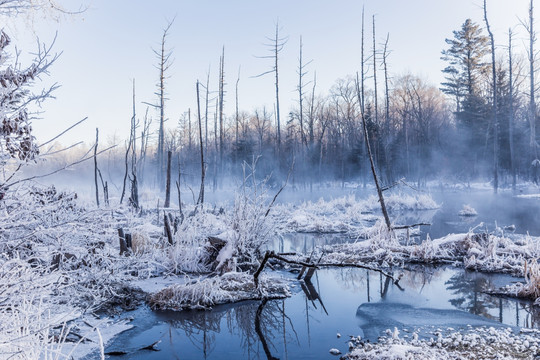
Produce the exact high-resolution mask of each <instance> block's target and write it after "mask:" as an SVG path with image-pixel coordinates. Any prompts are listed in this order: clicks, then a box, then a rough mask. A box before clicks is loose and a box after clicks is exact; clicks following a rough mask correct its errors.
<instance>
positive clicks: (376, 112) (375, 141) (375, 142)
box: [373, 15, 380, 166]
mask: <svg viewBox="0 0 540 360" xmlns="http://www.w3.org/2000/svg"><path fill="white" fill-rule="evenodd" d="M377 96H378V95H377V48H376V45H375V15H373V110H374V113H373V114H374V124H375V127H376V128H378V127H379V107H378V99H377ZM378 142H379V140H378V137H374V139H373V145H374V146H375V159H376V162H377V164H379V166H380V159H379V151H378V149H379V146H378Z"/></svg>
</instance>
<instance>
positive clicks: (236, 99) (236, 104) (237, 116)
mask: <svg viewBox="0 0 540 360" xmlns="http://www.w3.org/2000/svg"><path fill="white" fill-rule="evenodd" d="M239 82H240V67H238V77H237V78H236V85H235V91H234V95H235V107H234V124H235V127H236V130H235V137H234V141H235V142H236V143H237V144H238V123H239V122H240V118H239V113H238V83H239Z"/></svg>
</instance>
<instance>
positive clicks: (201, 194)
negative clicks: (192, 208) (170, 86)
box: [197, 80, 206, 206]
mask: <svg viewBox="0 0 540 360" xmlns="http://www.w3.org/2000/svg"><path fill="white" fill-rule="evenodd" d="M197 119H198V121H199V145H200V152H201V189H200V190H199V198H198V199H197V205H199V204H201V206H202V205H203V204H204V176H205V172H206V165H205V163H204V149H203V137H202V121H201V102H200V96H199V80H197Z"/></svg>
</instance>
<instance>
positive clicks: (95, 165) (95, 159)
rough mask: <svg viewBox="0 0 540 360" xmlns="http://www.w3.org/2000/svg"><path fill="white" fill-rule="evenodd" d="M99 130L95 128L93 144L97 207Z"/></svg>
mask: <svg viewBox="0 0 540 360" xmlns="http://www.w3.org/2000/svg"><path fill="white" fill-rule="evenodd" d="M98 138H99V130H98V128H96V143H95V144H94V185H95V187H96V205H97V206H98V207H99V186H98V181H97V180H98V164H97V148H98Z"/></svg>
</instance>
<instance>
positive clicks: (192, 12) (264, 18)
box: [0, 0, 540, 145]
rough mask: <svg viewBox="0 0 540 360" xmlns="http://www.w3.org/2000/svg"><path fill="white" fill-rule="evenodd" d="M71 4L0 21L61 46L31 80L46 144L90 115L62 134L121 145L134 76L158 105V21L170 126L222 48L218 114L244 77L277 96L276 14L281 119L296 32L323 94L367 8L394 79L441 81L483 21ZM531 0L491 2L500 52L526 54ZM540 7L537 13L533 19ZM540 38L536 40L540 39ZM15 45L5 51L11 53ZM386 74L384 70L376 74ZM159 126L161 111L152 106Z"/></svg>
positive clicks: (275, 7)
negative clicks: (451, 58)
mask: <svg viewBox="0 0 540 360" xmlns="http://www.w3.org/2000/svg"><path fill="white" fill-rule="evenodd" d="M61 3H63V4H64V5H65V7H66V8H68V9H70V8H71V6H73V8H74V9H75V8H78V7H79V5H80V4H83V5H84V6H87V7H88V8H87V10H86V11H85V12H84V13H82V14H80V15H76V16H69V17H66V18H64V19H61V20H60V21H58V22H57V21H54V20H51V19H50V18H45V19H42V18H41V17H40V16H35V17H34V20H33V21H29V20H28V19H27V18H10V19H1V18H0V21H1V23H3V24H4V30H5V31H6V32H8V34H9V35H10V36H11V37H12V40H13V44H16V46H17V49H18V50H19V51H21V52H22V55H23V56H22V57H21V59H22V60H23V61H25V60H26V61H29V59H30V57H29V55H28V54H29V53H31V52H33V51H35V50H36V36H37V37H39V40H40V41H41V42H42V43H46V44H50V43H51V42H52V40H53V39H54V38H55V36H56V41H55V43H54V50H55V51H56V52H58V53H60V52H61V53H62V54H61V56H60V58H59V59H58V60H57V62H56V63H55V64H54V66H53V67H51V69H50V76H49V77H48V78H44V79H43V81H42V82H41V83H38V84H37V85H36V86H38V87H39V86H46V85H47V84H51V83H53V82H55V83H58V84H59V85H61V87H60V88H59V89H58V90H57V91H56V92H55V97H56V99H51V100H49V101H47V102H46V103H45V104H44V105H43V109H42V111H43V112H42V114H41V115H40V117H41V118H40V119H36V120H34V122H33V128H34V134H35V136H36V138H37V139H38V141H39V142H44V141H46V140H48V139H50V138H52V137H54V136H55V135H57V134H58V133H60V132H61V131H62V130H64V129H65V128H67V127H69V126H70V125H71V124H73V123H75V122H76V121H78V120H80V119H82V118H84V117H88V120H87V121H85V122H84V123H83V124H82V125H79V126H78V127H76V128H75V129H73V130H72V131H70V132H69V133H68V134H66V135H65V136H63V137H62V138H61V139H60V141H61V142H62V143H63V144H65V145H69V144H71V143H74V142H77V141H85V142H86V143H87V144H92V142H93V139H94V137H95V128H99V129H100V134H101V135H100V136H101V139H102V140H100V142H101V141H103V142H104V143H112V142H118V141H120V140H121V139H125V138H127V137H128V136H129V124H130V119H131V115H132V82H133V80H135V84H136V111H137V116H138V118H142V116H143V115H144V113H145V111H146V108H147V105H145V104H144V103H143V102H149V103H156V102H157V97H156V95H155V94H154V92H155V91H156V84H157V82H158V75H159V73H158V69H157V68H156V65H157V61H158V59H157V58H156V56H155V54H154V53H153V49H158V48H159V46H160V40H161V36H162V33H163V29H164V28H165V26H166V25H167V23H168V21H171V20H173V19H174V22H173V24H172V26H171V28H170V36H169V37H168V38H167V47H168V48H169V49H170V50H171V52H172V55H171V59H172V60H173V64H172V66H171V68H170V70H169V71H168V79H167V83H166V89H167V93H168V99H169V100H168V101H167V103H166V109H165V114H166V117H167V118H168V121H167V125H166V126H167V127H169V128H172V127H175V126H177V124H178V120H179V119H180V117H181V116H182V115H183V114H184V113H186V112H187V111H188V109H189V108H190V109H191V111H192V114H196V113H195V109H196V93H195V84H196V81H197V80H200V81H201V82H205V81H206V77H207V74H208V73H209V74H210V88H211V90H216V89H217V85H218V66H219V57H220V55H221V51H222V48H223V47H224V48H225V81H226V86H225V91H226V95H225V113H226V115H228V116H232V115H233V114H234V111H235V100H234V97H235V83H236V80H237V77H238V74H239V73H240V81H239V88H238V89H239V90H238V96H239V106H240V109H241V110H245V111H253V110H254V109H256V108H259V109H261V108H262V107H263V106H265V107H266V108H267V109H268V110H270V111H272V110H273V108H274V102H275V89H274V78H273V76H272V75H270V74H269V75H266V76H263V77H256V75H258V74H260V73H263V72H265V71H268V70H270V69H271V66H272V63H271V60H269V59H261V58H260V56H265V55H269V54H270V53H269V51H268V48H267V47H266V46H265V45H264V44H265V43H266V44H267V43H268V40H267V37H272V36H273V35H274V31H275V26H276V22H278V23H279V26H280V36H283V37H287V39H288V40H287V43H286V44H285V47H284V48H283V51H282V52H281V54H280V59H279V73H280V104H281V109H282V110H281V118H282V119H285V118H286V117H287V114H288V112H289V111H290V109H292V107H294V106H297V100H296V99H297V92H296V86H297V82H298V75H297V67H298V52H299V39H300V36H302V39H303V57H304V61H305V62H307V61H309V60H312V62H311V63H310V64H309V66H308V67H307V68H306V70H307V71H308V74H307V75H306V78H307V79H312V78H313V76H314V74H315V73H316V76H317V88H318V93H321V94H326V93H328V90H329V89H330V88H331V86H332V85H333V84H334V83H335V81H336V80H337V79H339V78H344V77H346V76H348V75H354V74H355V73H356V72H357V71H358V70H359V68H360V34H361V16H362V7H364V9H365V10H364V11H365V18H366V37H367V38H366V47H367V48H366V51H371V44H372V40H371V36H372V33H371V27H372V26H371V25H372V24H371V21H372V16H373V15H375V21H376V43H377V46H378V47H382V45H383V43H384V41H385V39H386V36H387V34H388V35H389V44H388V47H389V50H390V55H389V58H388V66H389V71H390V73H391V76H392V77H397V76H399V75H401V74H405V73H412V74H415V75H419V76H421V77H422V78H424V79H426V80H427V81H428V82H430V83H432V84H434V85H436V86H438V84H439V83H440V82H441V81H442V80H443V74H442V73H441V69H443V68H444V66H445V64H444V62H443V61H442V60H441V59H440V56H441V51H442V50H443V49H445V48H446V44H445V39H446V38H451V37H452V36H453V35H452V31H454V30H458V29H459V28H460V26H461V25H462V24H463V22H464V21H465V20H466V19H467V18H471V19H473V21H475V22H477V23H482V24H483V10H482V2H481V1H479V0H436V1H434V0H365V1H364V2H362V1H359V0H333V1H328V0H273V1H254V0H227V1H223V0H155V1H141V0H69V1H68V0H63V2H61ZM528 3H529V1H528V0H488V15H489V20H490V25H491V27H492V30H493V32H494V35H495V42H496V44H497V46H498V49H497V51H498V52H499V54H501V53H502V52H506V51H507V50H506V47H505V46H506V45H507V39H508V35H507V32H508V28H509V27H512V28H513V29H514V31H515V32H516V38H515V39H514V46H515V51H516V52H524V49H525V45H526V44H525V42H526V35H525V31H524V29H523V26H521V25H519V24H520V21H519V19H526V18H527V16H528V5H529V4H528ZM538 12H540V10H536V9H535V15H536V17H537V18H539V19H540V13H538ZM539 46H540V44H539ZM13 51H14V48H13V47H11V52H12V53H13ZM381 76H382V75H381ZM149 115H151V116H152V118H153V125H154V129H157V123H158V113H157V112H156V111H155V110H154V109H150V110H149Z"/></svg>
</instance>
